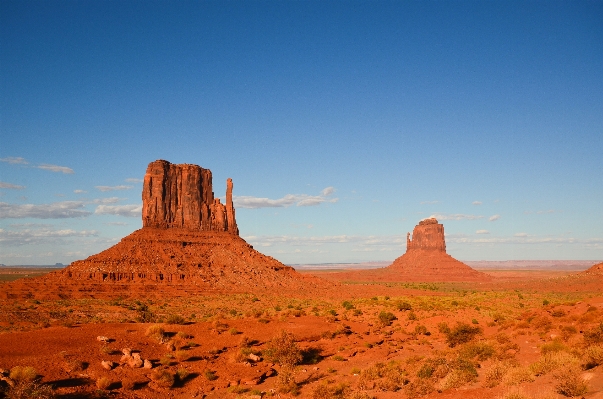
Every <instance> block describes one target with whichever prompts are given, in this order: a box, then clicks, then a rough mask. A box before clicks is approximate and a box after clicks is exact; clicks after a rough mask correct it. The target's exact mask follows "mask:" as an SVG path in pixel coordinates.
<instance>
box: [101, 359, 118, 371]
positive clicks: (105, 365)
mask: <svg viewBox="0 0 603 399" xmlns="http://www.w3.org/2000/svg"><path fill="white" fill-rule="evenodd" d="M101 366H103V368H104V369H105V370H111V369H113V367H115V363H113V362H112V361H110V360H103V361H102V362H101Z"/></svg>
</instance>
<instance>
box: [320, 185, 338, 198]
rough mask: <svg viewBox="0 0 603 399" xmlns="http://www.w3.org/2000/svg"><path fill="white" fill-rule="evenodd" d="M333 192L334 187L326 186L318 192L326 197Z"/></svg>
mask: <svg viewBox="0 0 603 399" xmlns="http://www.w3.org/2000/svg"><path fill="white" fill-rule="evenodd" d="M334 192H335V187H331V186H330V187H326V188H324V189H323V190H322V191H321V192H320V193H321V194H322V195H323V196H324V197H328V196H329V195H331V194H333V193H334Z"/></svg>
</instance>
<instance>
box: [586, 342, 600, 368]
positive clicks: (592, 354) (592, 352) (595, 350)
mask: <svg viewBox="0 0 603 399" xmlns="http://www.w3.org/2000/svg"><path fill="white" fill-rule="evenodd" d="M584 359H585V360H586V368H588V369H591V368H593V367H597V366H599V365H601V364H603V345H600V344H599V345H591V346H589V347H587V348H586V350H585V351H584Z"/></svg>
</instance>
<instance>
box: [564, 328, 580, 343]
mask: <svg viewBox="0 0 603 399" xmlns="http://www.w3.org/2000/svg"><path fill="white" fill-rule="evenodd" d="M559 331H561V338H562V339H563V340H564V341H567V340H568V339H570V338H571V337H572V335H574V334H576V333H577V332H578V330H576V327H574V326H561V327H560V328H559Z"/></svg>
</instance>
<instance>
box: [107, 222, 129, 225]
mask: <svg viewBox="0 0 603 399" xmlns="http://www.w3.org/2000/svg"><path fill="white" fill-rule="evenodd" d="M103 224H106V225H107V226H127V225H128V223H126V222H107V223H103Z"/></svg>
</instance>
